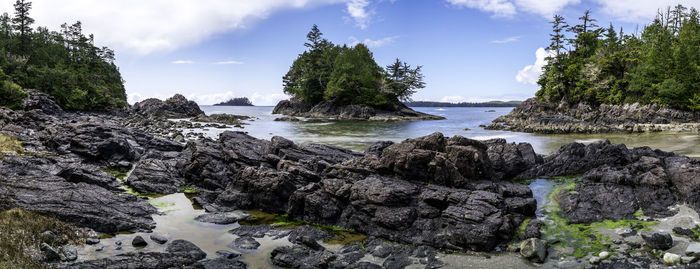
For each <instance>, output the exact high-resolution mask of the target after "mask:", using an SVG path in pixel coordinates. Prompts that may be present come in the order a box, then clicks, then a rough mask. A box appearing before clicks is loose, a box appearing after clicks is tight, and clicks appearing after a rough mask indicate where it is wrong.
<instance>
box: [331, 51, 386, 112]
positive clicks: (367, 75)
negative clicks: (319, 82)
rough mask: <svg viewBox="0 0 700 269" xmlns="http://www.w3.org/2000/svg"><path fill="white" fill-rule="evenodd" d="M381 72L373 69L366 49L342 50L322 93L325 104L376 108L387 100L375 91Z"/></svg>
mask: <svg viewBox="0 0 700 269" xmlns="http://www.w3.org/2000/svg"><path fill="white" fill-rule="evenodd" d="M381 79H382V68H381V67H379V65H377V63H376V62H375V61H374V58H373V56H372V52H370V51H369V49H368V48H367V46H365V45H364V44H362V43H360V44H357V45H355V47H352V48H348V47H343V48H342V49H341V52H340V54H339V55H338V58H337V59H336V61H335V65H334V66H333V72H332V73H331V80H330V82H328V89H327V90H326V92H325V95H324V98H325V99H326V100H336V101H339V102H340V103H343V104H354V105H367V106H374V107H380V106H384V105H387V104H388V100H387V99H386V97H384V96H383V95H382V94H381V93H380V92H379V91H378V88H379V83H380V82H381Z"/></svg>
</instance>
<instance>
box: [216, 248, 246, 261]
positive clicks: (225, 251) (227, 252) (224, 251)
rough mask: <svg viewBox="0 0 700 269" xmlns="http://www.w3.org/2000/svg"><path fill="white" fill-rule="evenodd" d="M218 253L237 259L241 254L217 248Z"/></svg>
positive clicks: (225, 257) (226, 257)
mask: <svg viewBox="0 0 700 269" xmlns="http://www.w3.org/2000/svg"><path fill="white" fill-rule="evenodd" d="M216 255H217V256H219V257H221V258H224V259H229V260H230V259H235V258H238V257H240V256H241V254H238V253H233V252H231V251H228V250H217V251H216Z"/></svg>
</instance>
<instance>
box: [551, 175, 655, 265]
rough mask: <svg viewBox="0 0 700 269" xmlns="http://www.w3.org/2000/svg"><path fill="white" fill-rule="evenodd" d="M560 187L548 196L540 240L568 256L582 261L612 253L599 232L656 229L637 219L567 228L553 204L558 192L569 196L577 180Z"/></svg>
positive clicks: (570, 179) (639, 213) (565, 180)
mask: <svg viewBox="0 0 700 269" xmlns="http://www.w3.org/2000/svg"><path fill="white" fill-rule="evenodd" d="M559 180H562V183H561V184H559V186H557V187H555V188H553V189H552V191H551V192H550V193H549V194H548V196H547V197H548V200H549V203H548V204H547V205H546V206H545V212H546V216H545V227H544V229H543V238H544V239H546V240H548V241H551V242H555V243H553V245H554V246H558V247H562V248H571V249H573V252H572V253H571V255H572V256H574V257H576V258H579V259H580V258H583V257H585V256H587V255H588V254H593V255H597V254H598V253H600V252H602V251H608V252H614V250H613V249H611V248H610V247H609V246H610V245H612V242H611V240H610V236H608V235H605V234H603V233H601V230H613V229H617V228H623V227H629V228H632V229H635V230H638V231H639V230H650V229H651V226H654V225H657V224H658V222H656V221H645V220H640V219H622V220H604V221H601V222H593V223H588V224H582V223H575V224H570V223H569V220H568V219H566V218H563V217H561V216H560V215H559V212H560V211H561V208H560V207H559V203H558V201H557V196H558V195H559V193H561V192H564V191H566V192H572V191H574V189H575V187H576V181H577V180H578V177H564V178H560V179H559ZM643 215H644V214H643V212H642V211H641V209H640V210H638V211H637V212H635V217H638V218H639V217H642V216H643Z"/></svg>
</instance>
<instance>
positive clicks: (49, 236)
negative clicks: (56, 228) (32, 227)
mask: <svg viewBox="0 0 700 269" xmlns="http://www.w3.org/2000/svg"><path fill="white" fill-rule="evenodd" d="M39 238H41V242H43V243H47V244H51V243H53V242H54V241H56V239H57V238H58V237H57V236H56V234H55V233H53V232H52V231H44V232H42V233H41V234H39Z"/></svg>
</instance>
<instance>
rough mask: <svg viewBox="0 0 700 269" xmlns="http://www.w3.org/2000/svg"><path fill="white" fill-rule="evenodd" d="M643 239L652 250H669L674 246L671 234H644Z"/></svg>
mask: <svg viewBox="0 0 700 269" xmlns="http://www.w3.org/2000/svg"><path fill="white" fill-rule="evenodd" d="M642 238H643V239H644V242H646V243H647V245H648V246H649V247H650V248H652V249H660V250H667V249H669V248H671V247H672V246H673V238H671V235H670V234H669V233H662V232H642Z"/></svg>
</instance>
